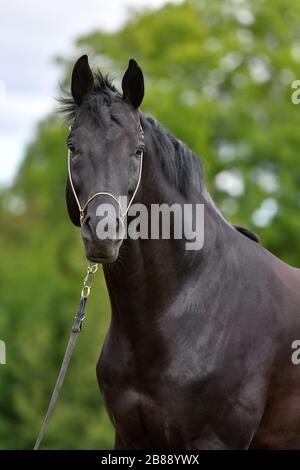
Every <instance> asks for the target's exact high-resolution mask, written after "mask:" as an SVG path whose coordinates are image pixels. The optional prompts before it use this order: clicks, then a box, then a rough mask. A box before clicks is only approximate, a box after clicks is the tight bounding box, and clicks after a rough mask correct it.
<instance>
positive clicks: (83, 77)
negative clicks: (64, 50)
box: [71, 55, 94, 106]
mask: <svg viewBox="0 0 300 470" xmlns="http://www.w3.org/2000/svg"><path fill="white" fill-rule="evenodd" d="M93 85H94V77H93V72H92V71H91V69H90V66H89V62H88V56H87V55H83V56H81V57H80V58H79V59H78V60H77V62H76V64H75V65H74V68H73V72H72V81H71V92H72V96H73V98H74V101H75V103H76V104H78V105H79V106H80V105H81V103H82V100H83V98H84V97H85V95H86V94H87V93H88V92H89V91H91V90H92V89H93Z"/></svg>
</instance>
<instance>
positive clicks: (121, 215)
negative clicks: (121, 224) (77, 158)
mask: <svg viewBox="0 0 300 470" xmlns="http://www.w3.org/2000/svg"><path fill="white" fill-rule="evenodd" d="M140 134H141V137H142V139H144V131H143V128H142V126H141V125H140ZM143 156H144V152H141V155H140V168H139V177H138V182H137V185H136V187H135V190H134V193H133V195H132V197H131V199H130V201H129V204H128V205H127V208H126V211H125V212H124V213H123V211H122V207H121V204H120V201H119V198H117V197H116V196H114V195H113V194H112V193H110V192H108V191H99V192H98V193H95V194H93V196H91V197H90V198H89V199H88V200H87V201H86V203H85V204H84V206H83V207H81V204H80V202H79V199H78V196H77V194H76V191H75V188H74V185H73V180H72V174H71V152H70V149H68V174H69V181H70V185H71V188H72V191H73V195H74V198H75V201H76V203H77V206H78V209H79V214H80V225H82V223H83V219H84V212H85V209H86V208H87V206H88V205H89V203H90V202H91V201H92V200H93V199H95V197H97V196H109V197H111V198H112V199H113V200H114V201H115V202H116V203H117V204H118V206H119V216H120V219H121V220H124V219H125V217H126V215H127V213H128V211H129V209H130V206H131V204H132V203H133V200H134V198H135V195H136V193H137V191H138V189H139V186H140V183H141V178H142V169H143Z"/></svg>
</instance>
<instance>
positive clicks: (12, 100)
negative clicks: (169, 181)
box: [0, 0, 300, 449]
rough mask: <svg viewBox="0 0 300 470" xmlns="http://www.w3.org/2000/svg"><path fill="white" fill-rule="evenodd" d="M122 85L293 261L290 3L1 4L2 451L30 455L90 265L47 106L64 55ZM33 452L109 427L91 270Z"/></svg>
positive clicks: (297, 68) (298, 180) (63, 74)
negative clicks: (72, 214) (58, 390)
mask: <svg viewBox="0 0 300 470" xmlns="http://www.w3.org/2000/svg"><path fill="white" fill-rule="evenodd" d="M83 53H87V54H88V55H89V58H90V63H91V64H92V65H94V66H95V67H99V68H100V69H101V71H102V72H103V73H107V72H109V73H110V74H111V75H112V76H114V77H115V84H116V86H120V81H121V78H122V75H123V73H124V71H125V69H126V67H127V63H128V59H129V58H130V57H134V58H135V59H136V60H137V61H138V62H139V64H140V65H141V67H142V69H143V71H144V74H145V80H146V95H145V99H144V102H143V106H142V110H143V111H144V112H146V113H148V114H151V115H153V116H155V117H156V118H157V119H158V120H159V121H160V122H161V123H162V125H164V126H165V127H166V128H167V129H169V130H170V131H171V132H172V133H174V134H175V135H176V136H177V137H178V138H180V139H181V140H183V141H185V142H186V143H187V144H188V145H189V146H190V147H191V148H192V149H193V151H195V152H196V153H197V154H198V155H199V156H200V157H201V160H202V161H203V164H204V167H205V171H206V181H207V186H208V188H209V190H210V192H211V193H212V195H213V198H214V199H215V201H216V203H217V205H218V206H219V208H220V209H221V210H222V211H223V213H224V215H225V216H226V217H227V218H228V219H229V220H230V221H231V222H233V223H237V224H241V225H243V224H244V225H245V226H248V227H250V228H251V229H253V230H254V231H255V232H256V233H258V235H259V236H260V237H261V241H262V243H263V245H264V246H265V247H266V248H267V249H269V250H270V251H272V252H273V253H274V254H276V255H277V256H278V257H280V258H281V259H283V260H284V261H286V262H288V263H290V264H292V265H294V266H298V267H299V266H300V242H299V236H300V218H299V208H300V167H299V151H300V130H299V125H300V105H299V106H296V105H294V104H292V101H291V94H292V88H291V84H292V82H293V80H296V79H300V4H299V1H298V0H272V1H271V0H251V1H250V0H194V1H193V0H188V1H179V0H177V1H173V2H168V3H167V2H165V1H164V0H147V1H143V2H142V1H138V0H123V1H122V0H110V1H109V2H106V1H100V0H85V2H84V3H82V2H79V1H78V0H72V1H71V0H66V1H64V2H61V1H58V0H52V2H50V3H49V2H48V3H45V2H38V1H37V0H27V1H26V2H22V1H21V0H10V1H8V0H7V1H2V2H1V5H0V159H1V166H0V185H1V186H0V224H1V230H0V255H1V258H0V259H1V262H0V340H3V341H5V342H6V348H7V357H6V361H7V364H6V365H0V448H2V449H30V448H32V446H33V444H34V441H35V438H36V435H37V433H38V430H39V427H40V424H41V421H42V418H43V415H44V413H45V411H46V408H47V405H48V401H49V398H50V395H51V391H52V388H53V386H54V384H55V381H56V376H57V373H58V370H59V367H60V363H61V360H62V356H63V353H64V349H65V347H66V342H67V339H68V335H69V332H70V325H71V322H72V320H73V315H74V310H75V308H76V306H77V301H78V296H79V293H80V290H81V283H82V277H83V274H84V271H85V266H86V263H85V260H84V257H83V252H82V247H81V242H80V236H79V230H78V229H76V228H75V227H73V226H72V225H71V222H70V221H69V220H68V216H67V212H66V207H65V194H64V193H65V181H66V173H67V160H66V158H67V151H66V135H67V128H66V125H65V124H64V123H63V122H62V120H61V118H60V117H59V116H58V115H57V113H56V112H55V109H56V108H57V106H58V105H57V102H56V101H55V97H58V96H59V95H60V89H59V83H62V84H63V86H64V87H65V88H66V89H68V88H69V86H70V81H69V80H70V71H71V69H72V65H73V63H74V61H75V60H76V59H77V58H78V57H79V56H80V55H81V54H83ZM94 283H95V284H94V290H93V292H92V295H91V297H90V301H89V304H88V308H87V321H86V323H85V325H84V330H83V333H82V334H81V336H80V339H79V342H78V344H77V348H76V351H75V354H74V357H73V359H72V363H71V368H70V371H69V373H68V375H67V379H66V382H65V385H64V387H63V391H62V395H61V397H60V399H59V402H58V406H57V408H56V410H55V414H54V417H53V419H52V420H51V423H50V426H49V429H48V432H47V435H46V439H45V442H44V444H43V448H47V449H101V448H102V449H104V448H111V447H112V445H113V430H112V426H111V425H110V423H109V419H108V417H107V415H106V413H105V410H104V407H103V403H102V400H101V396H100V394H99V390H98V385H97V382H96V373H95V366H96V362H97V359H98V356H99V353H100V350H101V346H102V343H103V338H104V335H105V332H106V330H107V327H108V324H109V302H108V298H107V293H106V288H105V284H104V281H103V277H102V273H98V274H97V278H96V279H95V280H94Z"/></svg>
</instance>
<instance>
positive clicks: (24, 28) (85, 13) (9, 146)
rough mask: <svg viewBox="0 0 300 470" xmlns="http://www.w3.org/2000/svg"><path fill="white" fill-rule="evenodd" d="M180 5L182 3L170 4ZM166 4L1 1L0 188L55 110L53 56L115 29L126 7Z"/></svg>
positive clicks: (155, 0)
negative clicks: (83, 39)
mask: <svg viewBox="0 0 300 470" xmlns="http://www.w3.org/2000/svg"><path fill="white" fill-rule="evenodd" d="M172 1H173V2H177V3H179V2H180V0H172ZM164 3H166V0H84V1H82V0H81V1H79V0H50V1H45V0H44V1H42V0H1V1H0V186H3V185H7V184H9V183H11V181H12V179H13V177H14V175H15V172H16V170H17V168H18V164H19V162H20V161H21V159H22V157H23V155H24V150H25V147H26V144H27V143H28V142H29V141H30V139H31V138H32V137H33V135H34V129H35V125H36V123H37V122H38V121H39V120H40V119H41V118H43V117H44V116H45V115H46V114H47V113H48V112H49V111H51V109H53V108H54V107H55V100H54V97H55V96H56V95H57V84H58V81H59V79H60V78H61V76H60V73H61V70H60V68H59V67H58V66H57V65H56V64H55V63H54V58H55V57H56V56H58V55H59V56H68V55H69V54H71V53H72V48H73V44H74V40H75V39H76V38H77V37H78V36H80V35H82V34H85V33H89V32H90V31H92V30H94V29H97V28H98V29H99V28H101V29H105V30H114V29H117V28H118V27H119V26H120V25H121V24H122V23H123V22H124V21H125V20H126V18H127V17H128V12H129V9H130V7H134V8H137V7H159V6H161V5H162V4H164Z"/></svg>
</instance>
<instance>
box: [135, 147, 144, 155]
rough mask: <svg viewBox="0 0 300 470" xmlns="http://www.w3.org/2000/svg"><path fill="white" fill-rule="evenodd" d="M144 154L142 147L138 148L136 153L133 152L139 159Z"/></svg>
mask: <svg viewBox="0 0 300 470" xmlns="http://www.w3.org/2000/svg"><path fill="white" fill-rule="evenodd" d="M143 153H144V147H139V148H138V149H137V151H136V152H135V154H136V156H137V157H141V156H142V155H143Z"/></svg>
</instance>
